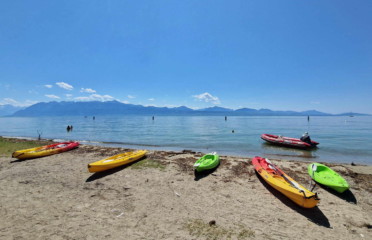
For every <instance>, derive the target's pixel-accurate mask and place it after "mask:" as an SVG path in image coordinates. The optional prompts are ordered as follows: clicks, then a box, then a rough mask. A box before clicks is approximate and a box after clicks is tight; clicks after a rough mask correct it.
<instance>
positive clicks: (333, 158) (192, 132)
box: [0, 116, 372, 165]
mask: <svg viewBox="0 0 372 240" xmlns="http://www.w3.org/2000/svg"><path fill="white" fill-rule="evenodd" d="M67 125H73V127H74V128H73V131H71V132H67V131H66V127H67ZM38 130H39V131H42V135H41V137H42V138H49V139H58V140H77V141H81V142H82V143H83V144H84V143H86V144H99V145H110V146H119V147H129V148H145V149H158V150H177V151H178V150H183V149H188V150H194V151H201V152H205V153H207V152H212V151H216V152H218V153H219V154H221V155H234V156H242V157H248V156H249V157H252V156H256V155H257V156H263V157H269V158H279V159H289V160H291V159H295V160H302V161H321V162H340V163H351V162H354V163H361V164H368V165H372V117H370V116H368V117H366V116H363V117H359V116H358V117H348V116H346V117H311V118H310V121H309V122H308V121H307V117H266V116H265V117H261V116H234V117H232V116H231V117H228V118H227V121H225V117H224V116H155V119H154V120H152V116H96V118H95V120H93V118H92V116H90V117H84V116H77V117H40V118H27V117H22V118H14V117H9V118H8V117H3V118H0V135H1V136H12V137H27V138H37V136H38V133H37V131H38ZM232 130H234V133H233V132H232ZM305 131H307V132H309V134H310V136H311V138H312V139H313V140H315V141H317V142H320V144H319V147H318V148H317V149H315V150H310V151H307V150H297V149H291V148H283V147H277V146H272V145H269V144H266V143H265V142H264V141H263V140H261V138H260V135H261V134H262V133H271V134H276V135H283V136H288V137H296V138H299V137H300V136H301V135H302V133H303V132H305Z"/></svg>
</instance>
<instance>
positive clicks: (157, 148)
mask: <svg viewBox="0 0 372 240" xmlns="http://www.w3.org/2000/svg"><path fill="white" fill-rule="evenodd" d="M0 137H2V138H4V139H7V138H8V139H19V140H27V141H38V139H37V138H36V137H22V136H0ZM41 140H42V141H50V142H65V141H77V142H80V144H86V145H91V146H99V147H107V148H123V149H148V150H150V151H164V152H182V151H190V152H197V153H204V154H206V153H208V152H210V151H204V150H207V149H204V150H203V149H200V150H194V149H185V148H183V147H164V146H163V147H162V146H160V145H152V146H150V145H141V144H130V143H122V142H102V141H87V140H84V141H79V140H71V139H50V138H41ZM263 144H266V145H267V146H268V147H276V146H273V145H271V144H267V143H266V142H264V143H263ZM279 150H280V148H279ZM291 150H293V151H301V152H303V153H304V154H303V155H301V156H296V155H283V154H273V153H267V154H262V155H261V156H262V157H266V158H270V159H271V158H274V159H277V160H281V161H299V162H304V163H310V162H319V163H322V164H331V165H335V164H336V165H337V164H341V165H353V164H355V165H356V166H372V164H368V163H359V162H356V163H354V162H353V161H351V162H335V161H332V160H330V161H324V160H320V161H317V157H307V156H306V155H307V154H308V153H309V154H310V155H311V152H312V150H309V151H307V150H301V149H291ZM218 152H219V153H221V151H218ZM220 155H224V156H232V157H241V158H252V157H254V155H251V154H239V153H235V154H234V153H230V152H228V153H225V152H223V151H222V153H221V154H220Z"/></svg>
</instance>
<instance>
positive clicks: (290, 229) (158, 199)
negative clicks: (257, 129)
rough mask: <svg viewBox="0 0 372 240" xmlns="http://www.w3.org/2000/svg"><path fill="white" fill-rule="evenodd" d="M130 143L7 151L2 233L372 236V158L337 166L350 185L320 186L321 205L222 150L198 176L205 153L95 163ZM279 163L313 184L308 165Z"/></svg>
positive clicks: (0, 187) (0, 166) (0, 197)
mask: <svg viewBox="0 0 372 240" xmlns="http://www.w3.org/2000/svg"><path fill="white" fill-rule="evenodd" d="M126 150H127V149H118V148H104V147H97V146H88V145H82V146H80V147H79V148H78V149H75V150H72V151H70V152H65V153H61V154H58V155H53V156H49V157H44V158H38V159H32V160H26V161H15V160H14V159H11V158H10V157H1V158H0V202H1V205H0V239H28V240H29V239H250V238H252V239H317V240H319V239H372V229H371V228H372V198H371V197H372V194H371V193H372V166H350V165H342V164H332V165H330V166H332V167H333V169H335V170H336V171H338V172H339V173H340V174H342V175H343V176H344V177H345V178H346V180H347V181H348V182H349V183H350V185H351V191H350V192H347V193H346V194H342V195H340V194H336V193H334V192H331V191H329V190H327V189H324V188H322V187H320V186H317V187H316V188H315V190H314V191H316V192H318V194H319V197H320V198H321V201H320V203H319V206H318V207H315V208H313V209H302V208H300V207H298V206H297V205H295V204H294V203H292V202H291V201H290V200H288V199H287V198H286V197H285V196H283V195H281V194H280V193H278V192H277V191H276V190H274V189H273V188H271V187H270V186H268V185H267V184H265V183H264V182H263V181H262V180H261V179H260V178H259V177H258V176H257V175H256V174H255V172H254V170H253V166H252V165H251V163H250V160H251V159H249V158H242V157H231V156H222V157H221V160H222V161H221V165H220V166H219V168H218V169H217V170H216V171H214V172H212V173H210V174H206V175H202V176H197V178H195V175H194V172H193V169H192V165H193V163H194V162H195V161H196V160H197V158H198V157H200V156H201V155H202V154H201V153H194V152H189V151H184V152H163V151H151V152H149V154H148V155H147V158H146V159H144V160H142V161H146V162H145V163H146V164H139V163H136V164H132V165H131V166H127V167H122V168H119V169H115V170H112V171H108V172H106V173H96V174H91V173H89V172H88V171H87V164H88V163H90V162H93V161H97V160H100V159H102V158H105V157H108V156H111V155H114V154H116V153H120V152H123V151H126ZM272 161H273V162H274V163H276V164H277V165H278V166H279V167H280V168H282V170H284V171H285V172H286V173H287V174H288V175H290V176H292V177H293V178H294V179H295V180H297V181H298V182H299V183H301V184H303V185H304V186H309V180H310V178H309V176H308V175H307V171H306V168H307V165H308V163H304V162H296V161H279V160H272ZM328 165H329V164H328Z"/></svg>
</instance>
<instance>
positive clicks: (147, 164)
mask: <svg viewBox="0 0 372 240" xmlns="http://www.w3.org/2000/svg"><path fill="white" fill-rule="evenodd" d="M130 167H131V168H132V169H144V168H156V169H160V170H164V169H165V165H163V164H162V163H160V162H158V161H156V160H153V159H150V158H145V159H143V160H141V161H138V162H135V163H133V164H132V165H131V166H130Z"/></svg>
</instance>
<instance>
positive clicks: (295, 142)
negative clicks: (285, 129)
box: [261, 133, 319, 149]
mask: <svg viewBox="0 0 372 240" xmlns="http://www.w3.org/2000/svg"><path fill="white" fill-rule="evenodd" d="M261 139H262V140H265V141H266V142H269V143H271V144H274V145H278V146H284V147H293V148H302V149H310V148H314V147H316V146H317V145H318V144H319V143H318V142H315V141H313V140H311V144H309V143H307V142H303V141H301V140H300V139H298V138H290V137H282V136H278V135H273V134H266V133H265V134H262V135H261Z"/></svg>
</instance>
